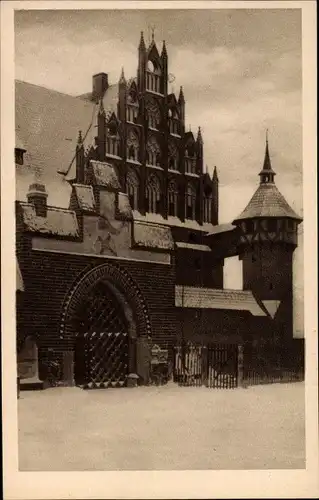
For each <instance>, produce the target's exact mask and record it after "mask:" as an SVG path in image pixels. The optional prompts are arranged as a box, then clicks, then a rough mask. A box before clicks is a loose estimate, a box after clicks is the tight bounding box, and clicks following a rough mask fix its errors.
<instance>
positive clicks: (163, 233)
mask: <svg viewBox="0 0 319 500" xmlns="http://www.w3.org/2000/svg"><path fill="white" fill-rule="evenodd" d="M133 236H134V243H135V245H137V246H142V247H146V248H157V249H160V250H173V248H174V240H173V236H172V233H171V230H170V228H169V227H165V226H160V225H157V224H149V223H147V224H146V223H144V222H134V226H133Z"/></svg>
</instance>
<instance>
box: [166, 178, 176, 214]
mask: <svg viewBox="0 0 319 500" xmlns="http://www.w3.org/2000/svg"><path fill="white" fill-rule="evenodd" d="M177 207H178V188H177V184H176V181H175V180H174V179H172V180H171V181H170V182H169V184H168V215H171V216H174V217H177Z"/></svg>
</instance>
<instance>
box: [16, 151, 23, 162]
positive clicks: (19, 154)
mask: <svg viewBox="0 0 319 500" xmlns="http://www.w3.org/2000/svg"><path fill="white" fill-rule="evenodd" d="M23 155H24V150H23V149H19V148H16V149H15V162H16V164H17V165H23V163H24V158H23Z"/></svg>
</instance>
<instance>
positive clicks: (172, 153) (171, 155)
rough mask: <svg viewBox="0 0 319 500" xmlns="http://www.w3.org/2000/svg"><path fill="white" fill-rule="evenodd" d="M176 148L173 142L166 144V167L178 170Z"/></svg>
mask: <svg viewBox="0 0 319 500" xmlns="http://www.w3.org/2000/svg"><path fill="white" fill-rule="evenodd" d="M178 159H179V156H178V150H177V147H176V146H175V144H173V143H170V144H169V145H168V168H169V169H170V170H178Z"/></svg>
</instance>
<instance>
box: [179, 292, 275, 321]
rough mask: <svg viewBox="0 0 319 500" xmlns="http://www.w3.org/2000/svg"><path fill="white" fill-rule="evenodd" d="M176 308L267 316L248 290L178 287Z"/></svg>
mask: <svg viewBox="0 0 319 500" xmlns="http://www.w3.org/2000/svg"><path fill="white" fill-rule="evenodd" d="M175 306H176V307H186V308H188V307H189V308H195V309H226V310H235V311H249V312H250V313H251V314H252V315H253V316H266V313H265V312H264V311H263V310H262V308H261V307H260V306H259V304H258V303H257V302H256V299H255V298H254V296H253V294H252V292H250V291H246V290H219V289H213V288H196V287H188V286H185V287H182V286H176V287H175Z"/></svg>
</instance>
